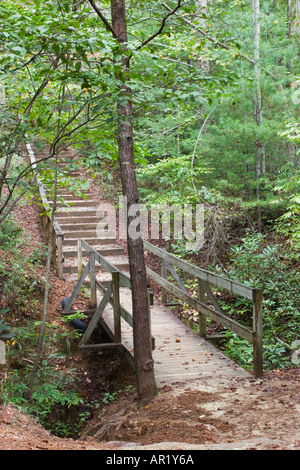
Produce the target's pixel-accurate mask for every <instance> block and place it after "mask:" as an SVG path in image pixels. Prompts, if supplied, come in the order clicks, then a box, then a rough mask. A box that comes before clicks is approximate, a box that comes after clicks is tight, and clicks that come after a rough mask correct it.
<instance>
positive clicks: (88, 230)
mask: <svg viewBox="0 0 300 470" xmlns="http://www.w3.org/2000/svg"><path fill="white" fill-rule="evenodd" d="M68 163H70V160H68V161H67V162H66V161H61V162H59V167H60V172H61V173H62V174H64V175H68V176H69V177H72V178H78V177H79V176H80V172H79V171H69V169H68V166H69V165H68ZM76 192H77V191H76ZM49 200H50V197H49ZM57 201H58V202H57V211H56V220H57V221H58V223H59V225H60V227H61V230H62V232H63V235H64V236H63V246H62V256H63V277H64V279H66V280H69V281H76V280H77V278H78V273H77V271H78V268H77V242H78V240H79V239H83V240H85V241H86V242H87V243H88V244H89V245H90V246H92V247H93V248H94V249H95V250H97V251H98V252H99V253H100V254H102V255H103V256H105V257H107V259H108V261H109V262H110V263H112V264H114V265H115V266H116V267H117V268H118V269H120V270H122V271H125V272H126V271H127V272H128V270H129V264H128V259H127V257H126V256H125V254H124V249H123V248H122V247H121V246H120V245H118V244H117V241H116V237H115V235H114V234H112V233H111V232H109V231H108V224H107V221H106V219H105V217H104V215H103V212H102V211H101V207H99V202H98V201H96V200H95V199H94V198H93V195H92V193H91V192H90V191H89V190H82V191H80V196H78V195H76V194H74V193H73V192H72V191H71V190H69V189H66V188H62V189H59V190H58V197H57ZM49 204H50V205H51V204H52V203H49ZM86 254H87V253H85V252H84V253H83V256H84V255H86ZM86 259H87V258H86ZM83 261H84V259H83ZM96 272H97V279H98V280H99V281H100V282H103V283H104V284H105V283H106V277H107V273H103V272H102V269H101V266H96ZM87 282H88V281H87Z"/></svg>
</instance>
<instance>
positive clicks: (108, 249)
mask: <svg viewBox="0 0 300 470" xmlns="http://www.w3.org/2000/svg"><path fill="white" fill-rule="evenodd" d="M93 248H94V249H95V250H96V251H97V252H98V253H100V255H103V256H118V255H124V248H122V247H121V246H119V245H112V246H110V245H104V246H103V245H93ZM63 256H64V257H65V258H72V257H75V256H77V248H76V247H75V245H71V246H64V247H63ZM82 256H84V257H86V256H88V253H87V251H85V250H83V251H82Z"/></svg>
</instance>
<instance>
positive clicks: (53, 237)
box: [52, 230, 56, 269]
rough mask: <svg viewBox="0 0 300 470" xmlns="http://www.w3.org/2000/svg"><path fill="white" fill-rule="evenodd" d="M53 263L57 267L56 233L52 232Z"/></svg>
mask: <svg viewBox="0 0 300 470" xmlns="http://www.w3.org/2000/svg"><path fill="white" fill-rule="evenodd" d="M52 264H53V268H54V269H55V268H56V233H55V231H54V230H53V232H52Z"/></svg>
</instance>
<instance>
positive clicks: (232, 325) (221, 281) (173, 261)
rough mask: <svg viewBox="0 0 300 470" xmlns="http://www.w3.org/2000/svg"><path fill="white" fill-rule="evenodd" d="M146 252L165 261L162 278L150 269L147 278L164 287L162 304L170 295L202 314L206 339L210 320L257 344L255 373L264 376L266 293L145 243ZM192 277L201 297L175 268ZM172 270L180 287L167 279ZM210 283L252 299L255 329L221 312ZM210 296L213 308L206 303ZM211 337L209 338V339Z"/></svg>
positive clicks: (203, 332) (202, 331) (254, 354)
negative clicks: (196, 295) (193, 294)
mask: <svg viewBox="0 0 300 470" xmlns="http://www.w3.org/2000/svg"><path fill="white" fill-rule="evenodd" d="M143 242H144V249H145V250H146V251H149V252H150V253H152V254H154V255H156V256H158V257H159V258H160V259H161V260H162V265H161V275H159V274H157V273H156V272H154V271H152V270H151V269H150V268H146V271H147V276H148V277H149V278H150V279H152V280H153V281H154V282H155V283H157V284H158V285H160V286H161V288H162V303H164V304H166V292H169V293H171V294H172V295H173V296H175V298H178V299H180V300H182V301H184V302H186V303H187V304H189V305H190V306H191V307H192V308H194V309H195V310H197V311H198V313H199V317H200V318H199V334H200V336H202V337H206V317H209V318H211V319H212V320H214V321H215V322H217V323H219V324H221V325H223V326H224V327H225V328H227V329H228V330H230V331H232V332H234V333H236V334H237V335H239V336H240V337H242V338H244V339H245V340H247V341H248V342H249V343H250V344H252V345H253V374H254V375H255V376H256V377H261V376H262V375H263V351H262V291H261V290H260V289H255V288H251V287H248V286H244V285H243V284H241V283H238V282H236V281H232V280H230V279H228V278H226V277H222V276H220V275H217V274H214V273H212V272H210V271H207V270H205V269H202V268H199V267H197V266H194V265H192V264H191V263H189V262H187V261H184V260H182V259H180V258H177V257H176V256H175V255H173V254H170V253H167V252H166V251H165V250H163V249H161V248H159V247H156V246H155V245H152V244H151V243H150V242H148V241H146V240H144V241H143ZM173 266H176V267H178V268H180V269H181V270H182V271H184V272H186V273H188V274H190V275H192V276H193V277H194V278H196V279H197V281H198V298H195V297H192V296H191V295H190V293H189V291H188V290H187V289H186V287H185V286H184V284H183V282H182V281H181V279H180V278H179V276H178V274H177V272H176V271H175V269H174V267H173ZM168 270H169V271H170V272H171V274H172V275H173V277H174V279H175V280H176V282H177V286H176V285H175V284H173V283H172V282H169V281H168V280H167V271H168ZM209 284H213V285H214V286H216V287H219V288H222V289H225V290H227V291H229V292H231V293H234V294H236V295H239V296H241V297H244V298H247V299H250V300H251V301H252V305H253V326H252V329H250V328H247V327H245V326H244V325H242V324H240V323H238V322H237V321H235V320H233V319H231V318H230V317H228V316H227V315H226V314H225V313H224V312H223V311H222V309H221V307H220V305H219V304H218V301H217V299H216V298H215V296H214V295H213V293H212V291H211V289H210V286H209ZM206 296H207V297H208V298H209V300H210V301H211V303H212V304H213V307H214V308H212V307H210V306H208V305H207V304H206ZM208 338H209V337H208Z"/></svg>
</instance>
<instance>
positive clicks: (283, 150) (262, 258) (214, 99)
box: [0, 0, 300, 368]
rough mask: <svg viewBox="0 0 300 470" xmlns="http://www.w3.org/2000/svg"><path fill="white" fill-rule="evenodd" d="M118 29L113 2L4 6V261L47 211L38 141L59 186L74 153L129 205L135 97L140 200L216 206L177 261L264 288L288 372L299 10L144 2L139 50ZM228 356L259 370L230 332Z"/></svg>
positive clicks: (267, 317)
mask: <svg viewBox="0 0 300 470" xmlns="http://www.w3.org/2000/svg"><path fill="white" fill-rule="evenodd" d="M99 18H100V19H102V20H105V21H99ZM106 18H110V2H109V1H99V2H93V1H90V2H88V1H77V2H76V1H75V0H74V1H73V2H72V1H70V0H58V1H54V0H49V1H44V2H40V1H38V0H32V1H28V2H21V1H15V2H8V1H5V0H4V1H2V2H1V5H0V21H1V25H0V82H1V97H0V101H1V104H0V224H1V232H0V242H1V254H3V256H4V253H5V252H6V253H8V252H9V253H10V255H9V256H10V257H11V256H12V255H11V250H14V249H15V247H16V246H17V245H18V243H20V233H19V232H18V228H17V227H16V226H15V223H14V221H13V218H12V215H11V214H12V211H13V209H14V207H16V205H17V204H20V203H21V204H25V205H26V204H29V203H32V202H33V201H36V197H37V192H36V189H35V188H34V187H33V185H32V168H31V167H30V166H29V167H28V166H26V164H25V162H24V161H23V160H22V158H20V156H22V145H24V142H31V143H32V144H33V145H34V146H35V148H36V149H37V154H39V153H40V154H42V153H43V155H45V149H46V150H47V156H46V157H45V156H44V157H43V159H42V160H41V161H40V162H39V164H38V169H39V171H40V176H41V178H42V179H43V180H44V181H46V182H47V183H49V182H53V181H54V180H55V169H54V168H53V165H52V163H53V161H55V157H56V156H57V155H59V154H60V152H62V151H63V150H64V149H66V148H68V147H69V146H71V147H72V148H73V149H74V152H76V153H77V155H78V160H79V161H80V162H81V165H82V167H83V168H85V169H86V170H87V171H88V172H89V175H90V177H91V178H93V179H94V180H95V182H96V183H97V184H99V187H100V188H102V190H103V188H105V191H106V193H107V194H110V195H111V197H112V199H113V200H114V199H115V200H117V196H118V195H119V194H120V193H121V187H119V188H116V187H115V186H114V183H113V182H114V176H115V174H116V173H117V172H118V168H119V167H118V145H117V137H118V126H117V122H118V105H120V103H121V104H122V103H124V102H126V100H127V98H128V95H127V94H125V92H124V89H125V90H126V93H128V89H127V88H126V87H127V86H129V85H130V91H129V95H130V101H131V104H132V111H133V115H132V128H133V134H134V150H135V162H136V174H137V180H138V189H139V195H140V200H141V202H143V203H144V204H146V205H148V206H149V207H150V206H151V205H152V204H181V205H183V204H197V203H204V205H205V229H206V234H205V237H206V243H205V246H204V248H202V251H201V250H200V252H196V253H195V252H187V251H186V250H185V246H184V244H183V243H181V242H180V241H177V240H171V241H170V244H169V249H170V250H172V251H173V252H174V253H175V254H177V255H178V256H181V257H183V258H185V259H192V260H194V262H198V263H202V265H203V266H205V267H209V268H210V269H213V270H215V271H217V272H218V273H222V274H223V275H226V276H228V277H230V278H232V279H235V280H238V281H241V282H243V283H246V284H249V285H251V286H254V287H259V288H261V289H262V290H263V292H264V319H263V321H264V351H265V367H267V368H276V367H287V366H289V365H290V364H291V361H292V352H293V351H294V348H293V346H292V345H293V343H294V342H295V341H297V340H298V339H299V315H300V295H299V281H300V279H299V247H300V224H299V211H300V169H299V139H300V129H299V113H300V92H299V90H300V88H299V87H300V62H299V54H300V49H299V37H300V24H299V22H300V2H299V0H262V1H261V2H259V1H258V0H253V1H252V2H251V1H249V0H236V1H229V0H196V1H190V0H188V1H181V2H180V1H178V2H177V1H174V0H170V1H169V2H157V1H147V2H146V1H143V0H141V1H135V0H131V1H128V2H127V32H128V43H127V44H126V49H124V45H122V44H120V42H119V41H118V40H117V39H118V38H115V37H114V36H113V34H112V32H111V30H110V23H107V21H106ZM124 57H125V58H127V61H129V60H130V69H129V67H127V65H128V64H127V63H126V61H125V62H124ZM120 84H121V85H120ZM59 184H60V185H62V186H63V185H66V186H68V184H69V181H68V179H67V178H64V179H62V178H60V179H59ZM81 184H82V186H81V187H84V185H85V184H86V183H85V182H81ZM112 186H113V189H112ZM7 256H8V255H7ZM14 256H17V254H16V253H15V254H14ZM10 260H11V258H10ZM27 261H28V260H27ZM31 261H32V260H31ZM35 261H36V260H35ZM11 262H12V261H11ZM18 262H20V260H19V261H18ZM6 263H7V261H5V260H4V258H3V259H2V258H1V260H0V276H1V277H0V295H1V296H2V298H3V299H4V300H5V299H6V300H7V299H8V298H9V294H8V291H7V289H8V286H10V287H9V288H10V289H12V286H13V285H14V280H12V279H11V276H12V274H10V283H8V282H7V280H8V270H7V264H6ZM10 272H11V273H12V272H13V270H11V271H10ZM7 303H8V302H4V303H3V305H4V304H5V305H4V306H5V308H4V309H3V310H2V311H0V314H1V312H2V316H4V317H5V315H6V314H7V305H6V304H7ZM248 307H249V306H247V305H245V304H243V305H241V304H240V303H239V301H238V300H237V301H236V302H235V303H233V304H232V306H231V309H229V310H228V314H230V315H236V314H237V313H236V312H237V311H238V315H239V320H241V321H243V318H245V322H247V321H249V318H247V315H248V313H247V312H248V310H247V308H248ZM8 308H9V307H8ZM224 350H225V351H226V353H227V354H229V356H230V357H232V358H233V359H234V360H236V361H238V362H239V363H240V364H241V365H243V366H244V367H249V363H250V360H249V357H250V355H251V348H250V346H249V345H247V344H245V342H244V341H242V340H239V339H238V338H237V337H236V336H235V335H233V334H230V335H228V337H227V342H226V344H225V345H224Z"/></svg>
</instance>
